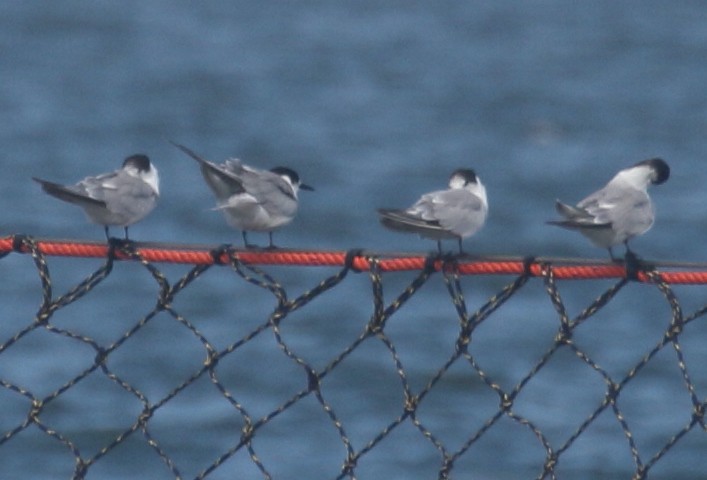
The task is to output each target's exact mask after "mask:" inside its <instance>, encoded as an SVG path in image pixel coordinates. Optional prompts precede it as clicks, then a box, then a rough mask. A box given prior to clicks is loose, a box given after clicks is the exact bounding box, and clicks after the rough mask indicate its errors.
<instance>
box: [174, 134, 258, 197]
mask: <svg viewBox="0 0 707 480" xmlns="http://www.w3.org/2000/svg"><path fill="white" fill-rule="evenodd" d="M170 143H172V145H174V146H175V147H177V148H178V149H180V150H181V151H182V152H184V153H186V154H187V155H189V156H190V157H191V158H193V159H194V160H196V161H197V162H198V163H199V168H200V169H201V175H202V176H203V177H204V180H205V181H206V184H207V185H208V186H209V188H211V191H212V192H214V195H216V198H218V199H219V200H220V201H225V200H227V199H228V198H229V197H230V196H232V195H237V194H239V193H244V192H245V189H244V188H243V184H242V182H241V179H240V176H239V174H240V172H241V171H242V170H243V168H242V165H241V163H240V161H239V160H236V159H231V160H226V162H225V163H223V164H222V165H219V164H216V163H213V162H210V161H208V160H206V159H204V158H202V157H200V156H199V155H197V154H196V153H195V152H194V151H193V150H191V149H190V148H187V147H185V146H184V145H180V144H178V143H174V142H171V141H170Z"/></svg>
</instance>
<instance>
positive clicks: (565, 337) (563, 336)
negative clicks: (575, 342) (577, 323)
mask: <svg viewBox="0 0 707 480" xmlns="http://www.w3.org/2000/svg"><path fill="white" fill-rule="evenodd" d="M555 343H556V344H558V345H569V344H570V343H572V330H571V329H570V327H569V325H567V324H566V323H564V322H563V323H562V326H561V327H560V330H559V331H558V332H557V335H556V336H555Z"/></svg>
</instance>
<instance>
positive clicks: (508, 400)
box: [501, 392, 513, 413]
mask: <svg viewBox="0 0 707 480" xmlns="http://www.w3.org/2000/svg"><path fill="white" fill-rule="evenodd" d="M512 407H513V396H511V395H508V394H507V393H506V392H503V394H502V395H501V411H502V412H504V413H507V412H509V411H510V410H511V408H512Z"/></svg>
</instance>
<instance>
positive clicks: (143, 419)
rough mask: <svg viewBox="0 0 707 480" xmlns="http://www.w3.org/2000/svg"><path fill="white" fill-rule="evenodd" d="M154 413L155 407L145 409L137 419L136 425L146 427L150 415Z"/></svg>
mask: <svg viewBox="0 0 707 480" xmlns="http://www.w3.org/2000/svg"><path fill="white" fill-rule="evenodd" d="M154 413H155V407H145V408H144V409H143V411H142V412H140V415H139V416H138V418H137V421H138V424H139V425H140V426H142V427H144V426H145V425H147V422H148V421H149V420H150V418H152V414H154Z"/></svg>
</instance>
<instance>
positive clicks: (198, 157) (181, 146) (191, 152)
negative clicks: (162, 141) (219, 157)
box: [169, 140, 209, 165]
mask: <svg viewBox="0 0 707 480" xmlns="http://www.w3.org/2000/svg"><path fill="white" fill-rule="evenodd" d="M169 143H171V144H172V145H174V146H175V147H177V148H178V149H180V150H181V151H182V152H184V153H186V154H187V155H189V156H190V157H191V158H193V159H194V160H196V161H197V162H199V163H200V164H202V165H203V164H204V163H209V162H208V160H206V159H204V158H201V157H200V156H199V155H197V154H196V153H195V152H194V150H192V149H190V148H188V147H185V146H184V145H181V144H179V143H177V142H174V141H172V140H169Z"/></svg>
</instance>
